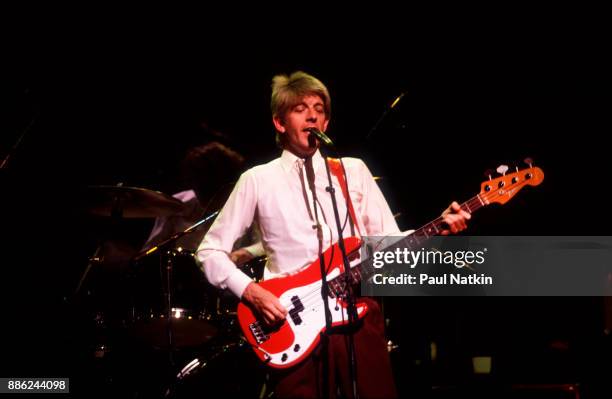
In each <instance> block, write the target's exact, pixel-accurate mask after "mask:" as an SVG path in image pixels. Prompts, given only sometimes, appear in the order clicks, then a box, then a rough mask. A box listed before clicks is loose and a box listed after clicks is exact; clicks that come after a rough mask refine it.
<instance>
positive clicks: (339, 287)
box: [329, 195, 487, 293]
mask: <svg viewBox="0 0 612 399" xmlns="http://www.w3.org/2000/svg"><path fill="white" fill-rule="evenodd" d="M486 205H487V202H486V200H483V199H482V198H481V197H480V195H476V196H474V197H472V198H470V199H469V200H467V201H465V202H464V203H463V204H461V205H460V207H461V209H462V210H464V211H466V212H469V213H473V212H475V211H477V210H478V209H480V208H482V207H483V206H486ZM447 228H448V226H446V223H444V219H443V218H442V216H439V217H438V218H436V219H434V220H432V221H431V222H429V223H427V224H425V225H423V226H422V227H420V228H418V229H416V230H415V231H414V232H413V233H412V234H410V235H408V236H406V237H404V238H402V239H400V240H398V241H396V242H395V243H393V244H391V245H389V246H387V247H385V248H382V250H385V251H393V250H395V249H396V248H407V249H408V250H410V251H412V250H414V249H417V248H418V247H420V246H421V245H423V244H424V243H425V242H427V241H428V240H429V238H430V237H433V236H437V235H440V233H441V232H442V231H443V230H445V229H447ZM377 270H378V269H376V268H375V267H374V266H373V263H372V259H371V258H368V259H366V260H364V261H363V262H361V263H360V264H359V265H356V266H353V267H352V268H351V271H350V279H351V284H356V283H358V282H359V281H361V280H362V279H365V280H368V279H369V278H370V277H372V276H373V275H374V274H375V273H376V272H377ZM345 279H346V276H345V275H344V274H341V275H339V276H337V277H335V278H334V279H332V280H330V281H329V286H330V288H331V290H332V292H334V293H339V292H343V291H344V289H343V287H344V285H345V281H346V280H345Z"/></svg>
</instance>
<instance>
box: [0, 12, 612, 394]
mask: <svg viewBox="0 0 612 399" xmlns="http://www.w3.org/2000/svg"><path fill="white" fill-rule="evenodd" d="M203 15H204V17H203V20H201V21H192V20H181V19H173V18H170V17H169V18H168V20H165V19H160V18H155V19H148V18H146V17H144V16H143V17H142V18H137V17H136V16H134V15H132V14H130V16H124V17H117V18H116V19H113V20H112V23H110V22H109V23H106V22H104V21H105V20H104V18H90V17H84V18H82V19H78V20H72V21H70V23H66V22H65V21H51V20H48V19H46V18H44V16H37V17H36V18H30V15H27V14H24V15H22V18H20V19H19V23H18V24H17V28H15V29H13V30H12V31H11V32H10V35H9V36H7V37H8V38H9V40H7V42H6V46H5V49H4V57H3V58H4V64H5V66H6V67H8V68H6V69H5V70H4V72H2V91H1V92H2V103H3V104H4V106H3V111H2V121H1V123H2V126H1V129H2V134H1V135H0V140H1V141H0V150H1V151H0V155H1V156H2V157H4V156H6V154H8V153H9V151H10V149H11V147H12V146H13V144H14V143H15V142H16V141H17V139H18V138H19V136H20V135H21V134H22V133H24V132H26V133H25V136H24V138H23V140H22V141H21V143H20V145H19V146H18V148H17V149H16V150H15V151H13V152H12V154H11V159H10V161H9V163H8V165H7V167H6V169H4V170H2V172H1V175H0V176H1V179H2V180H1V184H2V187H1V192H2V209H1V210H0V211H1V218H2V226H3V229H2V230H3V231H2V233H3V235H4V239H3V249H2V253H3V256H2V261H1V262H2V263H1V264H2V281H3V282H4V285H5V289H4V290H3V293H4V295H5V298H4V301H3V304H4V305H5V307H6V313H5V318H6V322H5V323H2V324H3V327H2V328H3V331H4V334H3V335H4V339H3V343H4V346H5V348H6V349H5V351H4V353H6V356H3V363H4V364H3V369H4V370H3V371H4V373H3V375H5V376H17V375H23V376H43V375H57V376H65V375H71V376H75V377H74V378H75V379H77V380H78V378H79V372H78V370H79V369H81V370H82V368H81V367H80V365H81V364H88V361H89V360H90V359H87V357H86V356H84V355H82V352H84V351H86V349H84V348H86V347H87V345H88V344H90V342H88V338H89V337H88V336H87V332H83V331H82V330H79V327H78V326H75V324H77V323H75V321H74V320H75V319H77V320H78V318H79V315H80V314H79V312H75V311H74V308H73V303H72V301H73V298H71V293H72V292H73V291H74V289H75V287H76V284H77V282H78V279H79V277H80V275H81V273H82V272H83V270H84V268H85V266H86V262H87V258H88V257H89V256H90V255H91V254H92V252H93V250H94V249H95V244H96V240H97V239H98V238H99V236H100V235H101V234H102V231H107V230H106V229H107V228H108V226H107V225H106V224H105V222H104V221H100V220H98V219H95V218H91V217H88V216H87V215H86V213H84V212H82V209H83V207H86V205H87V204H86V203H84V202H83V190H82V189H83V187H85V186H87V185H96V184H117V183H120V182H122V183H123V184H124V185H126V186H136V187H144V188H149V189H155V190H160V191H163V192H165V193H169V194H171V193H174V192H176V191H178V190H180V189H183V188H184V187H181V185H180V184H179V183H178V182H177V180H176V172H177V170H176V168H177V165H178V162H179V160H180V159H181V157H182V156H183V154H184V152H185V150H186V149H187V148H189V147H190V146H192V145H196V144H201V143H205V142H207V141H210V140H211V139H213V138H214V137H218V136H216V135H217V134H218V133H219V132H220V133H222V134H223V137H222V139H221V140H222V141H224V142H225V143H227V144H228V145H230V146H232V147H234V148H235V149H236V150H238V151H239V152H241V153H243V154H244V155H245V157H246V158H247V161H248V163H249V165H255V164H258V163H261V162H264V161H267V160H269V159H271V158H273V157H275V156H277V155H278V153H279V151H278V149H276V148H275V145H274V131H273V127H272V125H271V121H270V114H269V96H270V82H271V78H272V76H274V75H275V74H277V73H290V72H292V71H294V70H298V69H299V70H304V71H306V72H309V73H311V74H313V75H315V76H317V77H319V78H320V79H321V80H322V81H323V82H324V83H326V85H327V87H328V88H329V90H330V93H331V96H332V123H331V124H330V129H329V131H328V133H329V135H330V136H331V137H332V138H333V139H334V140H335V142H336V143H337V146H338V147H339V151H340V153H341V154H343V155H347V156H358V157H361V158H363V159H365V160H366V161H367V163H368V165H369V167H370V169H371V170H372V172H373V174H374V175H378V176H382V177H383V179H382V181H381V187H382V188H383V190H384V192H385V194H386V196H387V198H388V201H389V203H390V205H391V207H392V210H393V211H394V212H401V216H400V218H399V219H398V221H399V223H400V227H401V228H403V229H408V228H414V227H416V226H419V225H421V224H423V223H425V222H427V221H429V220H431V219H432V218H434V217H435V216H436V215H438V214H439V213H440V212H441V210H442V209H444V208H445V207H446V206H447V205H448V203H449V202H450V201H451V200H458V201H463V200H466V199H468V198H470V197H472V196H473V195H475V194H476V193H477V192H478V191H479V189H480V183H481V181H483V180H484V179H485V176H484V174H483V172H484V171H485V170H486V169H495V168H496V167H497V166H498V165H499V164H501V163H505V164H508V165H510V166H511V167H514V165H517V166H519V167H523V166H524V164H523V163H522V159H523V158H525V157H528V156H529V157H532V158H533V159H534V160H535V164H536V165H538V166H540V167H541V168H542V169H543V170H544V172H545V175H546V178H545V180H544V182H543V184H542V185H540V186H539V187H536V188H531V187H528V188H526V189H525V190H523V191H522V192H520V193H519V194H518V195H517V197H516V198H515V199H513V200H512V201H511V202H510V203H508V204H507V205H505V206H503V207H499V206H493V207H490V208H486V209H484V210H482V211H480V212H479V213H478V214H475V215H474V218H473V220H472V222H471V223H470V231H469V232H470V234H474V235H606V234H608V228H609V219H610V218H609V211H608V209H609V200H608V198H607V195H606V194H605V193H606V191H607V190H606V187H605V184H606V181H607V177H608V176H607V171H608V170H609V168H608V167H607V166H608V162H607V161H608V158H609V157H608V147H607V144H605V143H606V142H607V140H606V138H605V136H606V135H607V134H609V132H610V111H609V110H610V106H611V105H612V104H611V95H610V93H611V91H610V90H611V89H612V82H611V79H610V73H609V71H610V66H611V65H610V62H609V61H608V54H607V53H608V52H609V41H608V40H607V39H606V38H607V37H608V35H609V29H608V27H606V26H605V25H603V24H601V23H599V22H597V21H596V20H590V19H585V18H582V17H579V16H574V17H568V16H565V17H564V18H561V19H559V20H558V21H557V20H554V18H551V19H553V20H554V21H552V22H553V25H551V26H549V25H544V24H539V23H536V24H534V25H530V27H529V28H526V27H525V26H523V25H520V24H516V25H515V24H513V23H509V24H504V25H502V26H497V24H496V21H495V20H492V21H490V22H489V23H488V24H487V25H488V26H485V27H482V28H475V27H473V26H471V25H470V26H468V25H467V24H466V25H465V26H462V27H459V28H458V29H449V30H448V31H444V33H442V32H441V31H440V30H438V28H437V27H436V26H429V27H427V28H423V29H416V28H414V27H412V26H410V23H409V21H403V22H401V21H400V22H399V23H396V22H395V21H393V22H391V21H389V23H388V24H386V23H385V20H382V21H378V23H379V25H373V26H371V27H369V29H364V28H363V25H360V26H354V27H352V28H351V29H338V30H337V31H334V32H333V33H332V32H327V31H325V30H322V31H318V30H317V29H316V28H315V27H313V26H312V25H308V24H304V25H299V28H298V27H297V26H296V28H295V29H287V27H286V26H285V24H279V26H276V25H275V24H274V23H270V22H266V21H265V20H261V21H259V22H256V23H247V22H244V23H237V24H221V23H220V24H214V22H215V17H214V14H210V13H209V14H203ZM24 16H25V18H23V17H24ZM372 18H373V19H376V17H375V16H372ZM413 18H414V16H412V17H411V19H410V20H412V19H413ZM43 21H44V22H43ZM169 21H171V22H169ZM536 22H538V21H537V20H536ZM548 22H550V21H548ZM296 25H298V24H296ZM43 27H44V28H46V29H42V28H43ZM37 28H40V29H37ZM462 28H464V29H462ZM401 93H405V95H404V97H403V98H402V100H401V102H400V103H399V104H398V106H397V107H395V108H394V109H393V110H391V111H389V112H388V114H387V115H386V117H385V118H384V120H383V121H382V123H381V124H380V125H378V128H377V129H376V131H374V132H373V134H372V135H371V136H370V138H369V139H367V138H366V136H367V135H368V133H369V132H370V130H371V129H372V127H373V126H374V125H375V124H376V122H377V121H378V120H379V118H380V117H381V115H383V113H384V112H385V111H387V110H389V106H390V104H391V102H392V101H393V99H394V98H396V97H397V96H398V95H400V94H401ZM29 125H30V127H29V128H28V126H29ZM151 226H152V221H151V220H126V221H125V223H124V225H123V226H122V227H121V228H120V231H121V233H117V234H119V235H121V238H122V239H125V240H127V241H129V242H130V243H131V244H132V245H133V246H134V247H137V246H138V245H140V244H142V242H143V241H144V240H145V239H146V236H147V234H148V229H150V228H151ZM111 276H115V274H112V273H111ZM105 278H107V279H108V278H109V277H108V276H106V277H105ZM112 278H113V277H111V278H110V279H109V281H110V284H112V283H113V281H112ZM105 281H106V280H105ZM77 307H78V306H77ZM605 312H606V310H605V309H604V304H603V300H602V299H601V298H410V299H407V298H406V299H394V300H392V301H391V300H390V303H388V318H389V320H390V328H389V331H390V333H391V334H392V335H394V338H395V339H396V341H397V342H398V343H399V344H400V348H401V350H402V351H403V352H402V351H400V353H401V354H402V358H401V364H402V366H401V367H404V368H406V369H408V371H407V373H406V375H409V376H415V375H419V374H418V373H424V374H425V375H426V376H427V378H429V379H428V380H427V381H430V380H431V381H434V380H435V381H438V383H449V382H448V381H450V383H454V384H457V383H458V382H457V380H456V378H458V377H457V376H458V375H461V373H463V371H461V372H457V370H464V367H465V364H463V362H464V361H465V359H468V358H469V357H470V356H472V355H474V354H476V353H480V352H485V353H496V354H497V353H501V355H500V358H502V359H503V358H504V356H505V358H511V360H508V362H507V363H506V364H507V365H508V366H507V368H506V369H505V370H503V373H502V372H501V371H500V373H501V374H500V375H503V377H504V378H506V379H507V380H520V379H521V378H524V379H532V380H537V381H548V380H563V381H567V380H571V381H581V382H582V383H585V384H586V385H587V386H589V382H590V384H591V386H596V385H597V381H599V380H598V379H597V378H596V376H595V374H592V373H590V368H589V367H587V366H588V365H590V364H591V361H592V360H593V358H595V357H596V356H595V355H597V356H602V353H604V352H603V350H604V349H605V346H604V345H606V344H605V343H604V341H605V339H604V338H605V337H604V314H605ZM608 312H609V310H608ZM75 314H76V316H75ZM432 339H433V340H438V342H439V343H440V345H442V346H441V349H440V351H441V354H440V356H441V357H442V359H443V361H444V362H445V363H444V364H445V365H446V366H444V367H443V368H444V370H437V369H436V370H434V369H433V368H428V369H426V371H423V369H420V368H419V367H416V366H414V365H413V363H411V362H413V361H414V359H415V358H418V357H419V356H420V357H427V356H426V355H424V353H425V352H427V350H426V349H424V348H428V344H429V342H430V341H431V340H432ZM555 342H556V343H557V344H556V345H557V346H555ZM559 342H560V344H559ZM551 345H552V346H551ZM607 345H608V346H609V343H607ZM559 347H560V348H561V349H559V350H556V349H555V348H559ZM521 356H534V357H538V359H540V361H541V363H537V362H536V363H537V364H542V365H543V366H542V367H540V368H539V369H538V367H534V369H537V370H535V371H532V372H530V373H529V375H528V377H520V376H521V375H522V374H521V373H520V372H519V369H521V367H518V366H516V364H517V360H516V359H517V358H521ZM558 359H563V360H562V361H558ZM606 361H607V362H608V363H609V359H607V360H606ZM563 362H566V363H563ZM608 367H609V366H608ZM449 370H450V371H449ZM585 370H588V371H585ZM523 371H524V370H523ZM547 372H550V373H548V374H550V375H548V374H547ZM564 373H565V374H564ZM83 378H84V377H83ZM440 381H442V382H440ZM592 381H596V382H592ZM593 390H594V388H593Z"/></svg>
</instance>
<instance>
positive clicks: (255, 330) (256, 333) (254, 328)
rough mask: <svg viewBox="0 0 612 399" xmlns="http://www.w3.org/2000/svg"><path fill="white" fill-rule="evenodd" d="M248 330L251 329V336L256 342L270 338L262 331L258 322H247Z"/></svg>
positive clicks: (261, 342) (262, 341) (260, 342)
mask: <svg viewBox="0 0 612 399" xmlns="http://www.w3.org/2000/svg"><path fill="white" fill-rule="evenodd" d="M249 330H251V334H253V337H254V338H255V341H257V343H258V344H263V343H264V342H266V341H267V340H268V339H270V336H269V335H267V334H266V333H265V332H264V330H263V329H262V328H261V325H260V324H259V322H254V323H251V324H249Z"/></svg>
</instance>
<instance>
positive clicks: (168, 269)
mask: <svg viewBox="0 0 612 399" xmlns="http://www.w3.org/2000/svg"><path fill="white" fill-rule="evenodd" d="M218 213H219V211H215V212H213V213H211V214H210V215H208V216H206V217H204V218H203V219H201V220H200V221H198V222H197V223H195V224H194V225H192V226H189V227H188V228H187V229H185V230H183V231H180V232H178V233H176V234H174V235H172V236H171V237H170V238H168V239H166V240H164V241H162V242H161V243H159V244H157V245H155V246H153V247H151V248H148V249H146V250H144V251H141V252H140V253H139V254H137V255H136V256H135V257H134V258H133V259H132V262H133V264H134V265H136V264H137V263H138V261H139V260H141V259H143V258H144V257H146V256H149V255H151V254H152V253H154V252H157V251H159V250H160V249H166V248H167V247H168V246H170V244H173V243H174V242H176V240H178V239H179V238H181V237H182V236H184V235H186V234H189V233H191V232H193V231H194V230H195V229H197V228H198V227H200V226H201V225H203V224H204V223H206V222H208V221H209V220H211V219H212V218H214V217H215V216H217V214H218ZM165 256H166V259H165V266H164V257H163V256H160V273H162V277H163V276H164V275H165V277H166V281H165V283H166V284H165V285H164V287H163V291H164V292H163V295H164V299H165V304H166V309H167V310H166V317H167V321H166V334H167V343H168V360H169V362H170V366H171V368H173V369H174V367H175V362H174V337H173V336H172V317H173V306H172V300H173V298H172V287H173V285H172V271H173V264H172V257H173V254H172V251H171V250H168V251H166V253H165ZM164 267H165V273H163V272H162V270H161V269H162V268H164Z"/></svg>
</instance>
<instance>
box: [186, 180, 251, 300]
mask: <svg viewBox="0 0 612 399" xmlns="http://www.w3.org/2000/svg"><path fill="white" fill-rule="evenodd" d="M256 206H257V184H256V180H255V177H254V176H253V174H252V172H251V171H250V170H249V171H246V172H245V173H243V174H242V176H240V179H239V180H238V183H236V186H235V187H234V190H233V191H232V193H231V194H230V196H229V198H228V200H227V202H226V203H225V205H224V206H223V209H222V210H221V212H220V213H219V216H217V219H216V220H215V222H214V223H213V225H212V226H211V227H210V229H209V230H208V232H207V233H206V235H205V236H204V239H203V240H202V243H201V244H200V246H199V247H198V251H197V258H198V261H199V262H200V265H201V267H202V270H203V271H204V274H206V278H207V279H208V281H209V282H210V283H211V284H212V285H214V286H215V287H217V288H221V289H226V288H227V289H229V290H230V291H232V292H233V293H234V294H235V295H236V296H238V297H242V293H243V292H244V290H245V289H246V287H247V285H249V283H250V282H251V281H252V280H251V278H250V277H249V276H247V275H246V274H245V273H243V272H242V271H241V270H240V269H238V268H237V267H236V265H235V264H234V263H233V262H232V261H231V260H230V258H229V254H230V253H231V251H232V247H233V245H234V242H235V241H236V240H237V239H238V238H240V237H241V236H242V235H244V233H245V232H246V230H247V228H248V227H249V226H250V225H251V223H252V222H253V218H254V215H255V208H256Z"/></svg>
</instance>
